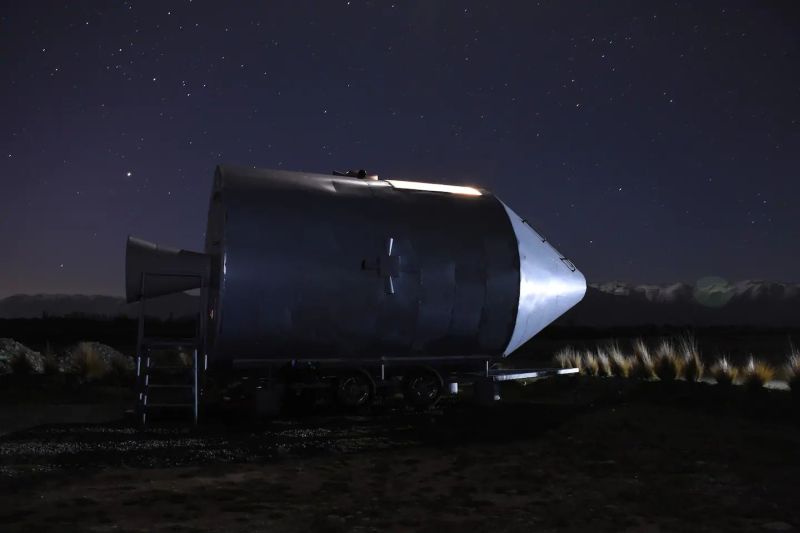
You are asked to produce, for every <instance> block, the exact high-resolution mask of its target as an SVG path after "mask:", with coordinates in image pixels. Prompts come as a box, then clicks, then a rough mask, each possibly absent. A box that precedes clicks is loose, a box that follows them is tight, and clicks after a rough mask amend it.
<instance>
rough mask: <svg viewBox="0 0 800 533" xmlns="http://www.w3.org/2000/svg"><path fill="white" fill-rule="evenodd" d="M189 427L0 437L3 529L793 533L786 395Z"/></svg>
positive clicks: (652, 390)
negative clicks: (733, 532) (743, 532)
mask: <svg viewBox="0 0 800 533" xmlns="http://www.w3.org/2000/svg"><path fill="white" fill-rule="evenodd" d="M572 383H573V385H572V386H562V385H559V384H558V383H551V384H546V385H545V384H542V385H541V386H540V385H539V384H535V385H532V386H529V387H526V388H524V389H523V388H519V387H516V388H509V389H508V390H507V391H506V396H507V398H509V402H508V403H504V404H501V405H497V406H494V407H491V408H475V407H473V406H471V405H468V404H466V403H464V402H448V403H446V404H445V405H443V406H442V407H441V408H440V409H438V410H436V411H432V412H428V413H414V412H408V411H404V410H392V409H386V410H383V411H378V412H373V413H370V414H362V415H358V416H356V415H342V414H327V415H323V414H320V415H315V416H308V417H304V418H296V419H285V420H276V421H273V422H270V423H266V424H263V425H257V426H255V425H252V424H250V425H248V424H245V423H240V424H231V423H230V418H227V419H225V420H227V422H228V423H227V424H223V423H222V420H217V421H216V422H214V421H212V422H211V423H210V424H208V425H206V426H204V427H203V428H201V429H199V430H195V431H190V430H186V429H180V428H174V427H172V428H169V427H164V428H160V429H158V428H157V429H152V430H150V431H148V432H144V433H142V432H137V431H135V430H133V429H131V428H129V427H127V426H126V425H125V424H123V423H120V422H116V423H105V424H72V425H66V424H59V425H49V426H41V427H37V428H33V429H29V430H25V431H21V432H16V433H13V434H10V435H6V436H5V437H2V438H0V494H3V495H4V497H3V498H2V499H0V531H4V532H5V531H9V532H10V531H47V530H57V531H202V530H211V531H314V530H320V531H387V530H394V531H406V530H422V531H436V532H437V533H438V532H442V531H464V530H469V528H471V529H473V530H476V531H487V530H492V531H589V530H591V531H793V530H795V529H794V528H795V527H796V526H798V525H800V508H798V506H797V502H798V501H800V489H799V488H798V483H797V480H798V479H800V424H799V423H798V408H797V402H795V401H793V400H792V397H791V395H790V394H789V393H786V392H783V391H761V392H760V393H755V394H748V393H745V392H744V391H742V390H738V389H735V390H734V389H731V390H721V388H719V387H713V386H709V385H689V384H685V383H680V384H672V385H667V384H657V383H648V384H631V383H621V382H615V381H613V380H575V381H574V382H572Z"/></svg>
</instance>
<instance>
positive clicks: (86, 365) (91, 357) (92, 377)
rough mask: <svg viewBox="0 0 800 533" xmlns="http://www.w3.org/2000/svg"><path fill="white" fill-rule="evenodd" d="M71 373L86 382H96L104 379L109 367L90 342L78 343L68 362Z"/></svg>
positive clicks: (109, 369)
mask: <svg viewBox="0 0 800 533" xmlns="http://www.w3.org/2000/svg"><path fill="white" fill-rule="evenodd" d="M70 366H71V367H72V371H73V372H74V373H75V374H77V375H78V376H80V377H81V378H83V379H84V380H86V381H96V380H100V379H103V378H105V377H106V376H107V375H108V373H109V372H110V371H111V367H110V365H109V364H108V362H107V361H106V359H105V358H104V357H103V354H102V353H100V350H98V349H97V346H96V345H94V344H92V343H91V342H85V341H84V342H79V343H78V344H77V346H75V349H74V350H73V351H72V357H71V360H70Z"/></svg>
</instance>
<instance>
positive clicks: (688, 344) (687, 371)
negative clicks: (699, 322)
mask: <svg viewBox="0 0 800 533" xmlns="http://www.w3.org/2000/svg"><path fill="white" fill-rule="evenodd" d="M678 350H679V351H680V352H681V354H682V355H683V375H684V377H685V378H686V381H700V380H701V379H703V374H704V373H705V365H704V364H703V360H702V359H701V358H700V349H699V348H698V346H697V341H695V340H694V337H692V336H691V335H684V336H682V337H681V338H680V339H679V340H678Z"/></svg>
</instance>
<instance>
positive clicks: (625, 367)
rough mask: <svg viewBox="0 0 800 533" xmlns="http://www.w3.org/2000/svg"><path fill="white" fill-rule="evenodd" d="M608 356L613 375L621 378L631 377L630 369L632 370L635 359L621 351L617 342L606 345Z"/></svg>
mask: <svg viewBox="0 0 800 533" xmlns="http://www.w3.org/2000/svg"><path fill="white" fill-rule="evenodd" d="M608 357H609V359H610V362H611V371H612V373H613V374H614V375H615V376H619V377H621V378H629V377H631V371H632V370H633V366H634V364H635V361H634V359H633V357H629V356H627V355H625V354H624V353H622V350H620V348H619V344H617V343H616V342H613V343H611V344H609V345H608Z"/></svg>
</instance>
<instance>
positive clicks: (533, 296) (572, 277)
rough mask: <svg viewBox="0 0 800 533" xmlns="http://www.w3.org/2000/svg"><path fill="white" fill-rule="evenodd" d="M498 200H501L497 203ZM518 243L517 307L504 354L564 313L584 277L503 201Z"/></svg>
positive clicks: (576, 298) (582, 287)
mask: <svg viewBox="0 0 800 533" xmlns="http://www.w3.org/2000/svg"><path fill="white" fill-rule="evenodd" d="M501 203H502V202H501ZM503 207H505V209H506V213H507V214H508V218H509V220H510V221H511V225H512V227H513V228H514V233H515V234H516V236H517V243H518V245H519V263H520V268H519V271H520V280H519V307H518V310H517V320H516V323H515V324H514V332H513V333H512V334H511V340H510V341H509V343H508V346H507V347H506V349H505V351H504V352H503V355H508V354H510V353H511V352H513V351H514V350H516V349H517V348H519V347H520V346H522V345H523V344H525V343H526V342H527V341H528V340H530V338H531V337H533V336H534V335H536V334H537V333H539V332H540V331H541V330H542V329H544V327H545V326H547V325H548V324H549V323H550V322H552V321H553V320H555V319H556V318H558V317H560V316H561V315H563V314H564V313H565V312H567V311H568V310H569V309H570V308H571V307H572V306H574V305H575V304H577V303H578V302H580V301H581V300H582V299H583V296H584V294H586V278H584V277H583V274H581V273H580V272H579V271H578V269H577V268H575V265H573V264H572V262H571V261H570V260H569V259H566V258H565V257H564V256H563V255H561V254H560V253H559V252H558V251H557V250H556V249H555V248H553V247H552V246H551V245H550V244H549V243H548V242H546V241H545V239H544V238H543V237H542V236H541V235H539V234H538V233H536V231H534V229H533V228H532V227H531V226H529V225H528V223H527V222H525V221H524V220H523V219H522V218H521V217H520V216H519V215H517V214H516V213H515V212H514V211H512V210H511V209H510V208H509V207H508V206H507V205H506V204H503Z"/></svg>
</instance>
